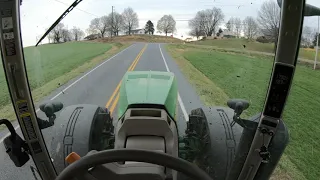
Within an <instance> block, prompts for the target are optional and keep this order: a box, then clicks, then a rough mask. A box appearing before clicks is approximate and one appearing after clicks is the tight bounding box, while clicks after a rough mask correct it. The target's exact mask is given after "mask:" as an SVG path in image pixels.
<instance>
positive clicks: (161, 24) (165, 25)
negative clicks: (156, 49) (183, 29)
mask: <svg viewBox="0 0 320 180" xmlns="http://www.w3.org/2000/svg"><path fill="white" fill-rule="evenodd" d="M157 29H158V30H159V31H161V32H163V33H165V34H166V36H167V35H168V33H173V32H174V31H175V30H176V21H175V20H174V19H173V17H172V16H171V15H164V16H162V18H161V19H160V20H159V21H158V23H157Z"/></svg>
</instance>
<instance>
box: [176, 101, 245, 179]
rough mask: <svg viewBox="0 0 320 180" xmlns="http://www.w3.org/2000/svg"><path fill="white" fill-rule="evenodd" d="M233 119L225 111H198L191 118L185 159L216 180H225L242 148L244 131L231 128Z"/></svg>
mask: <svg viewBox="0 0 320 180" xmlns="http://www.w3.org/2000/svg"><path fill="white" fill-rule="evenodd" d="M233 115H234V112H233V110H232V109H230V108H225V107H204V108H198V109H194V110H192V111H191V114H190V115H189V121H188V123H187V130H186V136H185V137H184V138H183V140H184V143H185V146H186V150H184V151H185V152H186V155H183V156H184V157H182V158H185V159H187V160H188V161H191V162H194V163H196V164H197V166H199V167H200V168H202V169H203V170H205V171H206V172H207V173H208V174H209V175H210V176H211V177H212V178H213V179H215V180H222V179H225V178H226V176H227V173H228V171H229V169H230V168H231V166H232V162H233V160H234V157H235V154H236V150H237V147H238V145H239V141H240V137H241V133H242V130H243V128H242V127H241V126H239V125H238V124H234V125H233V126H231V124H232V121H233V119H232V118H233ZM181 179H185V178H179V180H181Z"/></svg>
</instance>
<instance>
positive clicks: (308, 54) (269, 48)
mask: <svg viewBox="0 0 320 180" xmlns="http://www.w3.org/2000/svg"><path fill="white" fill-rule="evenodd" d="M192 44H196V45H206V46H214V47H217V48H226V49H238V50H243V51H258V52H264V53H274V44H273V43H259V42H257V41H249V40H247V39H236V38H230V39H208V40H203V41H196V42H193V43H192ZM243 45H246V48H244V47H243ZM299 57H300V58H303V59H309V60H314V57H315V51H314V50H311V49H304V48H301V49H300V53H299ZM318 60H319V61H320V56H318Z"/></svg>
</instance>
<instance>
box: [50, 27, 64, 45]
mask: <svg viewBox="0 0 320 180" xmlns="http://www.w3.org/2000/svg"><path fill="white" fill-rule="evenodd" d="M63 29H64V24H63V23H59V24H57V25H56V26H55V27H54V28H53V29H52V30H51V32H50V34H49V37H50V38H51V39H52V40H53V43H60V42H61V41H62V31H63Z"/></svg>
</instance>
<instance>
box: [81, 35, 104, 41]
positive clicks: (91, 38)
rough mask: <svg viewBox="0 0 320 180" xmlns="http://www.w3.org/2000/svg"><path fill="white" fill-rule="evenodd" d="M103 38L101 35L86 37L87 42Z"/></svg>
mask: <svg viewBox="0 0 320 180" xmlns="http://www.w3.org/2000/svg"><path fill="white" fill-rule="evenodd" d="M98 38H101V35H100V34H90V35H89V36H87V37H85V38H84V39H85V40H94V39H98Z"/></svg>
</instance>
